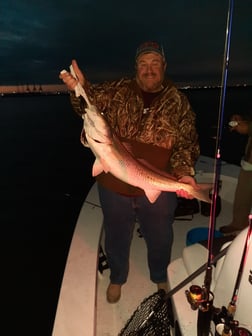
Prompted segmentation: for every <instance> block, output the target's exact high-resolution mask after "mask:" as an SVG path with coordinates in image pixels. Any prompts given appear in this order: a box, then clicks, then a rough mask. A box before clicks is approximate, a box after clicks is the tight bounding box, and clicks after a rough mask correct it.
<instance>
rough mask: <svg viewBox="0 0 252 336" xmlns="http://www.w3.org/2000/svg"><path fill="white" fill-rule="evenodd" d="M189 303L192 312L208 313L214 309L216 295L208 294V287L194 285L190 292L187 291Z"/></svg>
mask: <svg viewBox="0 0 252 336" xmlns="http://www.w3.org/2000/svg"><path fill="white" fill-rule="evenodd" d="M185 294H186V298H187V301H188V302H189V304H190V305H191V308H192V310H197V309H199V310H201V311H202V312H207V311H209V310H210V308H211V309H212V307H213V299H214V295H213V293H212V292H208V291H207V289H206V287H204V286H202V287H200V286H197V285H192V286H191V287H190V288H189V290H186V291H185Z"/></svg>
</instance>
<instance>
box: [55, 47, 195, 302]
mask: <svg viewBox="0 0 252 336" xmlns="http://www.w3.org/2000/svg"><path fill="white" fill-rule="evenodd" d="M135 61H136V77H135V78H133V79H125V78H123V79H120V80H118V81H114V82H110V83H108V82H105V83H102V84H97V85H91V84H90V83H89V82H88V81H87V80H86V79H85V77H84V76H83V73H82V72H81V71H80V69H79V68H78V66H77V63H76V61H73V62H72V65H73V68H74V70H75V72H76V74H77V76H78V80H79V82H80V83H81V85H82V86H83V87H84V88H85V90H86V92H87V94H88V97H89V99H90V101H91V103H92V104H93V105H95V106H96V107H97V109H98V110H99V111H100V112H102V113H103V114H104V115H105V116H106V120H107V121H108V123H109V124H110V126H111V128H112V130H113V132H115V133H116V134H117V136H118V137H119V138H120V139H121V141H122V142H123V143H124V144H125V145H126V146H127V148H128V149H129V150H130V151H131V152H132V154H133V155H134V157H135V158H137V159H139V160H145V161H146V162H148V163H149V164H151V165H152V166H154V167H156V168H158V169H159V170H163V171H168V172H169V173H171V174H173V175H174V176H175V177H177V178H178V179H179V180H181V182H184V183H190V184H191V185H193V186H194V187H195V188H197V184H196V182H195V180H194V178H193V176H194V164H195V161H196V159H197V158H198V155H199V145H198V136H197V133H196V129H195V114H194V112H193V111H192V109H191V107H190V104H189V102H188V100H187V98H186V97H185V95H183V94H182V93H181V92H180V91H178V90H177V89H176V87H175V86H174V85H173V83H172V82H171V81H170V80H168V79H165V71H166V66H167V65H166V60H165V55H164V52H163V49H162V48H161V47H160V45H159V44H158V43H156V42H152V41H150V42H145V43H143V44H142V45H140V46H139V48H138V49H137V52H136V59H135ZM60 78H62V80H63V81H64V82H65V83H66V85H67V87H68V88H69V90H72V91H73V90H74V87H75V86H76V84H77V82H76V80H75V79H74V78H73V77H72V76H71V75H70V74H69V73H63V74H61V75H60ZM71 100H72V105H73V108H74V110H75V111H76V112H77V113H78V114H80V115H82V114H83V113H84V107H85V104H84V102H83V101H82V100H81V99H79V98H76V97H75V95H74V92H72V93H71ZM83 137H84V134H82V138H83ZM97 182H98V190H99V197H100V202H101V206H102V210H103V215H104V230H105V251H106V254H107V258H108V264H109V266H110V271H111V274H110V284H109V286H108V289H107V300H108V302H110V303H115V302H117V301H118V300H119V299H120V296H121V287H122V285H123V284H124V283H125V282H126V281H127V276H128V272H129V253H130V244H131V240H132V235H133V229H134V223H135V219H136V217H137V219H138V221H139V222H140V230H141V233H142V235H143V237H144V239H145V242H146V245H147V251H148V266H149V270H150V279H151V280H152V281H153V282H154V283H156V284H157V288H158V289H164V290H167V274H166V269H167V266H168V264H169V262H170V257H171V248H172V242H173V229H172V223H173V219H174V211H175V208H176V204H177V199H176V193H171V192H162V193H161V195H160V196H159V197H158V199H157V200H156V202H155V203H153V204H151V203H150V202H149V201H148V199H147V198H146V196H145V194H144V191H143V190H141V189H139V188H136V187H133V186H131V185H129V184H126V183H124V182H122V181H120V180H118V179H117V178H115V177H114V176H112V175H111V174H110V173H108V174H105V173H102V174H100V175H99V176H97ZM178 195H179V196H183V197H188V198H190V197H191V195H187V194H186V192H184V191H179V192H178Z"/></svg>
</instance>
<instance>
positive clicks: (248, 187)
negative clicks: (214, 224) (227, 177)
mask: <svg viewBox="0 0 252 336" xmlns="http://www.w3.org/2000/svg"><path fill="white" fill-rule="evenodd" d="M231 122H235V123H231V131H235V132H238V133H240V134H248V136H249V138H248V142H247V146H246V149H245V155H244V158H243V159H242V160H241V169H240V174H239V177H238V183H237V187H236V190H235V197H234V203H233V219H232V222H231V223H230V224H229V225H225V226H222V227H221V228H220V232H222V233H223V234H225V235H234V236H235V235H236V234H238V233H239V232H240V231H242V230H243V229H245V228H246V227H247V226H248V223H249V219H248V217H249V214H250V211H251V210H252V121H251V117H248V118H246V120H244V118H243V116H241V115H239V114H235V115H233V116H232V118H231Z"/></svg>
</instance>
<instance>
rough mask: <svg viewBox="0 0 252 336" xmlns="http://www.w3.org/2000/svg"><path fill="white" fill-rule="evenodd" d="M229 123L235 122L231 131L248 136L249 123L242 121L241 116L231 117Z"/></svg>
mask: <svg viewBox="0 0 252 336" xmlns="http://www.w3.org/2000/svg"><path fill="white" fill-rule="evenodd" d="M231 121H236V122H237V125H236V126H234V127H232V128H231V131H236V132H238V133H240V134H248V128H249V122H248V121H246V120H244V119H243V118H242V116H241V115H239V114H234V115H232V117H231Z"/></svg>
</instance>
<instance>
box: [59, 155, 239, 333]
mask: <svg viewBox="0 0 252 336" xmlns="http://www.w3.org/2000/svg"><path fill="white" fill-rule="evenodd" d="M213 163H214V162H213V160H212V159H209V158H205V157H201V160H199V162H198V166H197V176H196V177H197V180H198V181H199V182H212V179H213V173H212V171H213ZM238 172H239V167H237V166H233V165H226V164H223V169H222V175H221V180H222V189H221V191H220V196H221V199H222V210H221V213H220V215H219V216H218V217H217V219H216V229H218V228H219V227H220V226H222V225H227V224H229V222H230V221H231V217H232V201H233V195H234V191H235V187H236V178H237V175H238ZM227 173H229V175H224V174H227ZM209 221H210V218H209V217H206V216H203V215H201V214H200V213H199V214H195V215H194V216H193V218H192V220H175V221H174V224H173V228H174V244H173V249H172V260H175V259H177V258H179V257H180V256H181V255H182V251H183V248H184V247H185V246H186V236H187V233H188V231H190V230H191V229H192V228H196V227H208V226H209ZM137 229H138V227H137V225H136V227H135V234H134V237H133V241H132V245H131V258H130V272H129V277H128V281H127V283H126V284H125V285H124V286H123V287H122V297H121V300H120V301H119V302H118V303H116V304H109V303H107V301H106V289H107V286H108V283H109V270H104V271H103V273H102V274H100V273H99V272H97V271H96V262H97V251H98V247H99V244H100V243H101V245H103V234H102V213H101V209H100V207H99V200H98V196H97V190H96V185H94V186H93V187H92V189H91V190H90V193H89V195H88V197H87V199H86V201H85V202H84V205H83V207H82V210H81V213H80V216H79V219H78V222H77V225H76V229H75V233H74V236H73V240H72V244H71V247H70V251H69V256H68V260H67V264H66V269H65V275H64V278H63V283H62V288H61V293H60V298H59V302H58V309H57V313H56V319H55V325H54V330H53V336H66V335H75V336H79V335H80V336H81V335H87V336H91V335H96V336H115V335H118V333H119V332H120V331H121V329H122V328H123V327H124V326H125V324H126V322H127V320H128V319H129V318H130V317H131V315H132V314H133V312H134V311H135V310H136V308H137V307H138V306H139V304H140V303H141V302H142V301H143V300H144V299H145V298H146V297H149V296H150V295H151V294H153V293H154V292H155V291H156V285H155V284H153V283H152V282H151V281H150V280H149V273H148V267H147V261H146V246H145V242H144V239H143V238H141V237H139V233H138V232H137Z"/></svg>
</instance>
